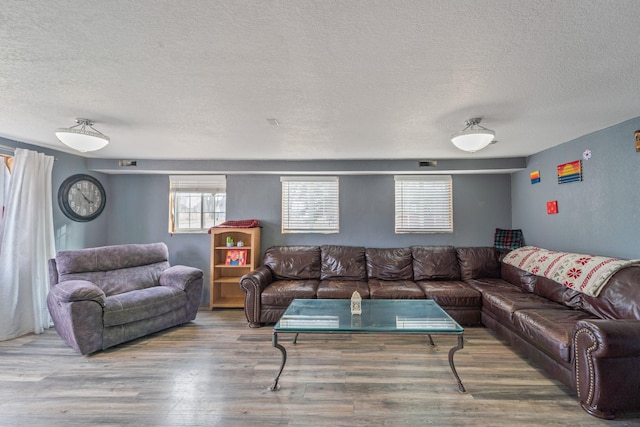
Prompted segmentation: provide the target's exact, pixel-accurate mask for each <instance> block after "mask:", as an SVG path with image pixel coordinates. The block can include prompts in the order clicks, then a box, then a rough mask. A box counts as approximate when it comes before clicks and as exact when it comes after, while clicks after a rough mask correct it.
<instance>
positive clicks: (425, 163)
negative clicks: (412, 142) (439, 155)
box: [418, 160, 438, 168]
mask: <svg viewBox="0 0 640 427" xmlns="http://www.w3.org/2000/svg"><path fill="white" fill-rule="evenodd" d="M418 166H419V167H421V168H435V167H436V166H438V162H437V161H436V160H420V161H419V162H418Z"/></svg>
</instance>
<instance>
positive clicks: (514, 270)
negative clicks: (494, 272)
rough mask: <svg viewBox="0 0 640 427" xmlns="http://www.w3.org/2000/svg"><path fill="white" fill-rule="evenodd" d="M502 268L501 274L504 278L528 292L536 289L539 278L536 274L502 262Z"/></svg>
mask: <svg viewBox="0 0 640 427" xmlns="http://www.w3.org/2000/svg"><path fill="white" fill-rule="evenodd" d="M500 270H501V273H500V276H501V277H502V279H503V280H506V281H507V282H509V283H511V284H512V285H515V286H517V287H519V288H522V289H524V290H525V291H527V292H534V291H535V287H536V278H537V276H536V275H535V274H531V273H529V272H528V271H524V270H521V269H519V268H518V267H516V266H513V265H511V264H505V263H501V265H500Z"/></svg>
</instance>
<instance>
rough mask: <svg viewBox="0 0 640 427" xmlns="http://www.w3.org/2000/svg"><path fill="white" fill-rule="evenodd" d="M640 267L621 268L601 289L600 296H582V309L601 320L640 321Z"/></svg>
mask: <svg viewBox="0 0 640 427" xmlns="http://www.w3.org/2000/svg"><path fill="white" fill-rule="evenodd" d="M638 283H640V267H639V266H632V267H627V268H623V269H622V270H620V271H618V272H617V273H616V274H614V275H613V276H612V277H611V279H609V282H608V283H607V284H606V285H605V286H604V288H602V290H601V291H600V295H598V296H597V297H592V296H589V295H584V294H583V295H582V308H583V309H584V310H586V311H588V312H589V313H592V314H595V315H596V316H598V317H601V318H603V319H625V320H640V298H637V297H635V298H634V297H632V296H634V295H638V292H639V291H638V289H639V288H638Z"/></svg>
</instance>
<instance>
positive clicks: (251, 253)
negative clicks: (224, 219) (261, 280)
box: [209, 227, 260, 310]
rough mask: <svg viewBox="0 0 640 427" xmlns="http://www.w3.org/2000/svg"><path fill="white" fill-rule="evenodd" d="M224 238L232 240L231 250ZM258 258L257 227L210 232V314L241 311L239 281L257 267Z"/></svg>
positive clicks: (219, 229) (242, 299)
mask: <svg viewBox="0 0 640 427" xmlns="http://www.w3.org/2000/svg"><path fill="white" fill-rule="evenodd" d="M227 237H230V238H231V239H233V245H232V246H227ZM240 241H242V242H243V243H244V245H243V246H238V242H240ZM228 255H230V256H229V259H230V260H229V261H227V258H228ZM259 258H260V228H259V227H256V228H213V229H211V272H210V273H211V274H210V277H211V283H210V289H209V308H210V309H211V310H213V309H214V308H243V307H244V292H242V290H241V289H240V278H241V277H242V276H243V275H244V274H246V273H248V272H250V271H251V270H254V269H255V268H256V267H257V266H258V262H259Z"/></svg>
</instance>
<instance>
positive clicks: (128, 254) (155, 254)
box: [56, 243, 169, 282]
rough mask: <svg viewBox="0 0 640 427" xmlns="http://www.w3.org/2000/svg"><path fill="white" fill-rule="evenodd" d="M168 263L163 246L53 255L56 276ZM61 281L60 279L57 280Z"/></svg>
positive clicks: (112, 247)
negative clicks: (56, 271) (54, 256)
mask: <svg viewBox="0 0 640 427" xmlns="http://www.w3.org/2000/svg"><path fill="white" fill-rule="evenodd" d="M168 260H169V251H168V249H167V245H165V244H164V243H149V244H139V245H136V244H131V245H118V246H103V247H99V248H89V249H80V250H75V251H60V252H58V253H57V254H56V268H57V269H58V274H59V275H61V276H62V275H65V274H71V273H85V272H91V271H110V270H120V269H123V268H129V267H137V266H141V265H149V264H156V263H162V262H166V261H168ZM59 281H60V282H62V281H63V279H62V278H60V280H59Z"/></svg>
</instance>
